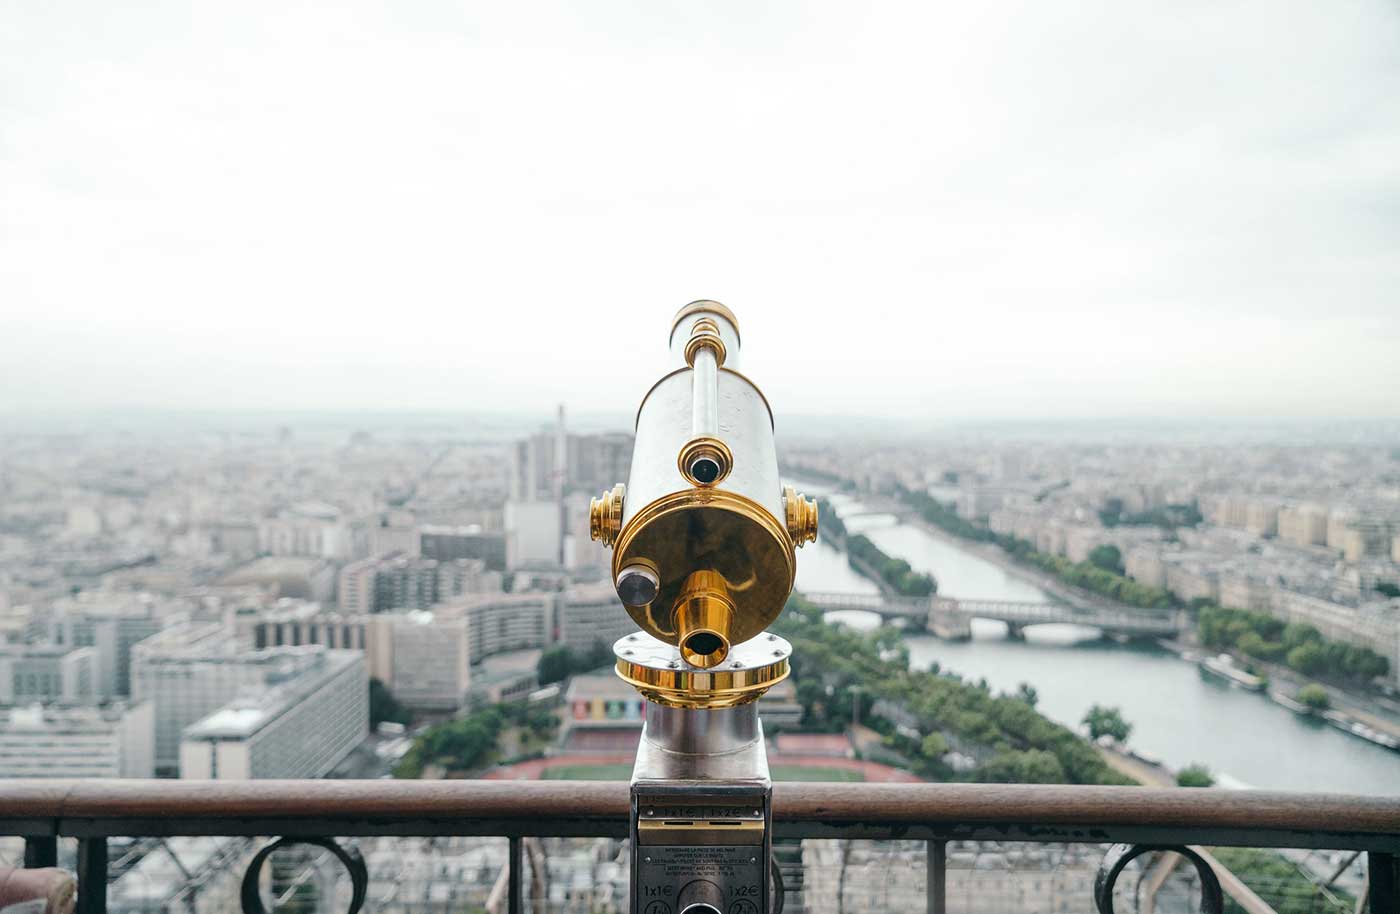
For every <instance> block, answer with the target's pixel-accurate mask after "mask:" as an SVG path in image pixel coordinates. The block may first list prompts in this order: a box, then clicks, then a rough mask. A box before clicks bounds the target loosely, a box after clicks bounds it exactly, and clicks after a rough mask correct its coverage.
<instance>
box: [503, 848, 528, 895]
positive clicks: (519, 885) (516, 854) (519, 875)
mask: <svg viewBox="0 0 1400 914" xmlns="http://www.w3.org/2000/svg"><path fill="white" fill-rule="evenodd" d="M524 878H525V861H524V859H523V854H521V851H520V839H519V838H511V839H510V859H509V860H508V861H507V863H506V879H508V880H510V881H509V883H508V887H509V889H510V894H509V896H508V899H507V904H506V910H507V911H509V912H510V914H522V912H523V911H524V910H525V907H524V905H525V899H524V895H525V886H524V883H523V881H522V880H524Z"/></svg>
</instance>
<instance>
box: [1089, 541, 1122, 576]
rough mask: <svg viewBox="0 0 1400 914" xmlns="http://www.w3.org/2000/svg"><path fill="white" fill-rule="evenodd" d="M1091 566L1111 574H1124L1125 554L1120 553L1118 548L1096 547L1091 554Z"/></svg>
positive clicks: (1108, 546)
mask: <svg viewBox="0 0 1400 914" xmlns="http://www.w3.org/2000/svg"><path fill="white" fill-rule="evenodd" d="M1089 564H1090V565H1093V566H1094V567H1096V568H1102V569H1103V570H1104V571H1107V572H1109V573H1111V574H1122V573H1123V553H1121V552H1119V551H1118V547H1117V546H1110V545H1107V544H1105V545H1103V546H1095V547H1094V549H1093V551H1092V552H1090V553H1089Z"/></svg>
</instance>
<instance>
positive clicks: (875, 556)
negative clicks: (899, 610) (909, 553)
mask: <svg viewBox="0 0 1400 914" xmlns="http://www.w3.org/2000/svg"><path fill="white" fill-rule="evenodd" d="M846 555H847V556H849V557H850V559H851V567H853V568H855V569H856V570H857V571H860V570H862V569H861V567H860V564H859V563H858V561H857V560H859V562H864V563H865V565H866V566H868V567H870V568H872V569H874V570H875V573H876V574H878V575H879V576H880V579H881V580H883V581H884V582H885V583H886V584H888V585H889V586H890V587H891V588H893V589H894V591H895V592H896V593H898V594H900V595H901V596H905V597H927V596H930V595H931V594H933V593H935V592H937V590H938V582H937V581H935V580H934V578H933V575H931V574H923V573H921V572H918V571H915V570H914V569H913V568H912V567H911V566H910V564H909V563H908V562H906V561H905V560H904V559H897V558H894V557H893V556H890V555H886V554H885V552H884V550H882V549H881V548H880V547H879V546H876V545H875V544H874V543H872V542H871V541H870V538H869V537H866V536H864V535H862V534H859V533H857V534H856V535H855V536H852V537H849V538H848V539H847V540H846Z"/></svg>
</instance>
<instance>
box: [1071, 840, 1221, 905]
mask: <svg viewBox="0 0 1400 914" xmlns="http://www.w3.org/2000/svg"><path fill="white" fill-rule="evenodd" d="M1152 851H1170V852H1171V853H1174V854H1180V855H1181V856H1183V857H1185V858H1186V859H1187V860H1190V861H1191V864H1192V865H1193V866H1195V867H1196V873H1197V874H1198V875H1199V876H1200V877H1201V914H1223V912H1224V911H1225V896H1224V893H1222V892H1221V891H1220V880H1219V879H1217V878H1216V876H1215V870H1213V869H1211V867H1210V864H1209V863H1206V861H1205V860H1204V859H1203V858H1202V857H1201V855H1200V854H1198V853H1196V852H1195V851H1193V850H1191V848H1189V847H1186V846H1185V845H1161V844H1115V845H1113V846H1112V847H1110V848H1109V849H1108V853H1106V854H1104V857H1103V863H1101V864H1099V872H1098V875H1096V876H1095V877H1094V906H1095V907H1097V908H1098V910H1099V914H1114V912H1113V887H1114V885H1115V884H1116V883H1117V882H1118V877H1119V876H1120V875H1122V873H1123V868H1124V867H1126V866H1127V865H1128V864H1129V863H1131V862H1132V861H1134V860H1136V859H1137V858H1138V857H1141V856H1142V855H1143V854H1147V853H1151V852H1152Z"/></svg>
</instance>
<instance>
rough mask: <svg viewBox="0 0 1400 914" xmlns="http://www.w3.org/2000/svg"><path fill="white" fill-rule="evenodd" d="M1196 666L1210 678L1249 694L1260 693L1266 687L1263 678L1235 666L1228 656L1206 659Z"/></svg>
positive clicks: (1220, 655)
mask: <svg viewBox="0 0 1400 914" xmlns="http://www.w3.org/2000/svg"><path fill="white" fill-rule="evenodd" d="M1197 666H1199V667H1200V668H1201V670H1203V671H1204V672H1206V673H1208V674H1210V675H1212V676H1215V677H1217V678H1219V679H1223V680H1225V681H1226V682H1228V683H1230V684H1231V685H1234V686H1238V687H1240V688H1241V689H1245V690H1247V691H1250V692H1262V691H1264V686H1265V685H1266V681H1265V679H1264V677H1262V676H1256V675H1254V674H1253V673H1251V672H1249V671H1248V670H1245V669H1242V668H1240V667H1239V666H1236V665H1235V660H1234V658H1233V657H1231V656H1230V655H1229V654H1218V655H1216V656H1214V657H1206V658H1205V659H1204V660H1202V661H1201V662H1200V663H1198V664H1197Z"/></svg>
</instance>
